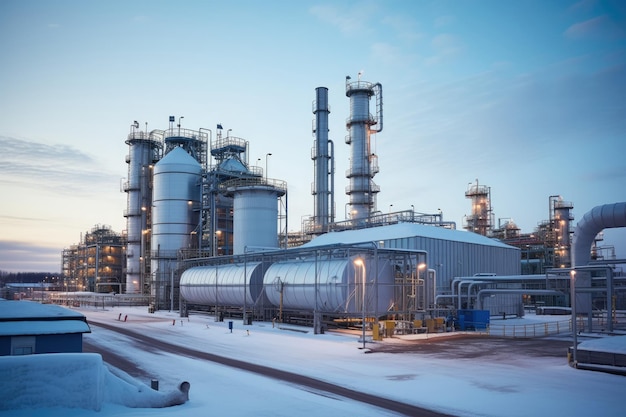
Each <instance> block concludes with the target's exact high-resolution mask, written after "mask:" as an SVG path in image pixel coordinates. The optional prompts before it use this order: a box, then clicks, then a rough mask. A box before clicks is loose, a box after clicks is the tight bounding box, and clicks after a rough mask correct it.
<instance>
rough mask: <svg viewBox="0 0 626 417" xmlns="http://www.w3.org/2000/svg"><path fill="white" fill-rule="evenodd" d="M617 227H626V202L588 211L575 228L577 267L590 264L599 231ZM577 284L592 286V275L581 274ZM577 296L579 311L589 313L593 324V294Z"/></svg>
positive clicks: (574, 261)
mask: <svg viewBox="0 0 626 417" xmlns="http://www.w3.org/2000/svg"><path fill="white" fill-rule="evenodd" d="M616 227H626V202H621V203H614V204H605V205H603V206H596V207H594V208H593V209H591V210H590V211H588V212H587V213H586V214H585V215H584V216H583V218H582V219H580V221H579V222H578V224H576V229H575V230H574V242H573V247H574V250H573V258H572V265H574V267H575V268H576V267H581V266H586V265H588V264H589V261H590V260H591V245H592V244H593V241H594V239H595V238H596V236H597V235H598V233H600V232H601V231H602V230H604V229H609V228H616ZM575 286H576V287H589V286H591V275H590V274H589V273H586V272H585V273H581V274H579V275H578V276H577V278H576V285H575ZM574 292H575V290H574ZM575 297H576V305H577V310H578V312H580V313H587V315H588V321H589V323H590V324H591V322H592V317H591V313H592V307H591V295H590V294H586V295H584V296H575Z"/></svg>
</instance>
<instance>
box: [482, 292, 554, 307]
mask: <svg viewBox="0 0 626 417" xmlns="http://www.w3.org/2000/svg"><path fill="white" fill-rule="evenodd" d="M487 294H534V295H561V294H563V293H562V292H561V291H556V290H520V289H506V290H505V289H499V290H492V289H486V290H480V291H478V295H477V296H476V300H477V301H478V308H477V310H482V309H483V298H484V297H485V295H487Z"/></svg>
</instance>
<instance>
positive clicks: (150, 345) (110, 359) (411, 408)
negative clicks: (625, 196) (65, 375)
mask: <svg viewBox="0 0 626 417" xmlns="http://www.w3.org/2000/svg"><path fill="white" fill-rule="evenodd" d="M89 325H90V326H97V327H102V328H104V329H107V330H111V331H114V332H117V333H120V334H123V335H124V336H126V337H128V338H130V339H133V340H134V341H135V342H136V343H137V345H138V347H140V348H145V349H149V350H152V351H154V350H160V351H163V352H168V353H174V354H177V355H183V356H187V357H189V358H194V359H199V360H205V361H210V362H215V363H219V364H221V365H226V366H230V367H233V368H236V369H240V370H243V371H247V372H254V373H256V374H259V375H263V376H265V377H268V378H274V379H278V380H281V381H285V382H288V383H291V384H294V385H299V386H301V387H304V388H309V389H312V390H315V391H317V392H328V393H330V394H332V395H334V396H341V397H345V398H349V399H351V400H354V401H359V402H362V403H366V404H370V405H373V406H376V407H380V408H382V409H385V410H388V411H392V412H396V413H399V414H403V415H407V416H415V417H452V416H451V415H449V414H443V413H439V412H436V411H432V410H428V409H425V408H422V407H417V406H415V405H411V404H407V403H403V402H399V401H394V400H390V399H388V398H383V397H378V396H376V395H373V394H371V393H364V392H359V391H355V390H351V389H348V388H344V387H342V386H340V385H335V384H331V383H328V382H324V381H320V380H318V379H315V378H311V377H307V376H304V375H300V374H295V373H292V372H287V371H282V370H280V369H275V368H270V367H267V366H262V365H256V364H253V363H249V362H244V361H240V360H236V359H231V358H226V357H223V356H218V355H214V354H211V353H207V352H201V351H198V350H194V349H189V348H186V347H184V346H178V345H173V344H170V343H167V342H163V341H161V340H158V339H155V338H152V337H149V336H146V335H145V334H141V333H138V332H135V331H132V330H129V329H125V328H119V327H116V326H111V325H108V324H106V323H101V322H97V321H92V320H90V321H89ZM83 346H84V351H85V352H94V353H100V354H101V355H102V358H103V360H104V361H105V362H107V363H108V364H109V365H112V366H115V367H116V368H119V369H121V370H123V371H125V372H126V373H128V374H129V375H132V376H135V377H144V378H145V377H148V375H147V373H146V372H145V371H144V370H142V369H140V368H138V367H137V366H136V365H135V364H133V363H132V362H130V361H128V360H126V359H124V358H123V357H122V356H120V355H118V354H117V353H116V352H111V351H108V350H106V349H104V348H102V347H100V346H97V345H94V344H92V343H89V342H85V343H84V345H83Z"/></svg>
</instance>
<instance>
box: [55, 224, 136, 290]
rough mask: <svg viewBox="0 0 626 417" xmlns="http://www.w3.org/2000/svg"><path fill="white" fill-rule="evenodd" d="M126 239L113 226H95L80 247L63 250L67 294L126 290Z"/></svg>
mask: <svg viewBox="0 0 626 417" xmlns="http://www.w3.org/2000/svg"><path fill="white" fill-rule="evenodd" d="M124 255H125V239H124V236H122V235H121V234H119V233H116V232H114V231H113V230H112V229H111V227H110V226H105V225H96V226H94V227H93V228H92V229H91V230H90V231H88V232H86V233H85V234H84V235H82V236H81V240H80V242H79V243H78V244H75V245H72V246H70V247H68V248H65V249H63V254H62V258H63V259H62V273H63V277H64V281H65V282H64V286H65V288H64V289H65V290H66V291H91V292H117V293H121V292H123V291H124V289H125V287H124V281H125V277H124V269H123V264H124Z"/></svg>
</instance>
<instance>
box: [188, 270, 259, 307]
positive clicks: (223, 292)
mask: <svg viewBox="0 0 626 417" xmlns="http://www.w3.org/2000/svg"><path fill="white" fill-rule="evenodd" d="M262 292H263V264H262V263H261V262H255V263H248V264H242V263H240V264H234V265H217V266H198V267H195V268H190V269H188V270H186V271H185V272H183V274H182V275H181V277H180V295H181V297H183V298H184V299H185V300H186V301H187V302H188V303H190V304H202V305H216V304H217V305H228V306H238V307H239V306H244V305H247V306H252V305H254V304H255V303H256V302H257V300H258V299H259V297H260V296H261V294H262Z"/></svg>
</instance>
